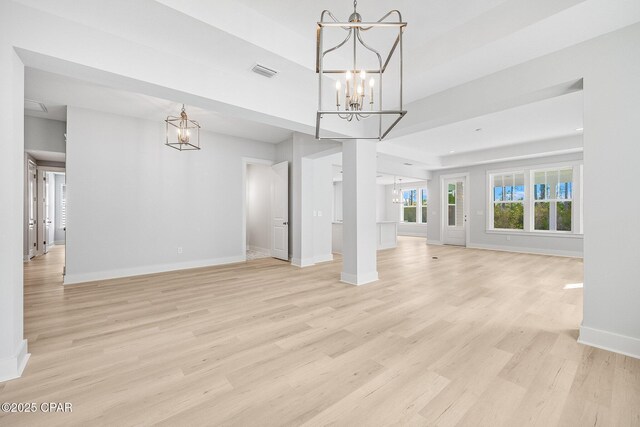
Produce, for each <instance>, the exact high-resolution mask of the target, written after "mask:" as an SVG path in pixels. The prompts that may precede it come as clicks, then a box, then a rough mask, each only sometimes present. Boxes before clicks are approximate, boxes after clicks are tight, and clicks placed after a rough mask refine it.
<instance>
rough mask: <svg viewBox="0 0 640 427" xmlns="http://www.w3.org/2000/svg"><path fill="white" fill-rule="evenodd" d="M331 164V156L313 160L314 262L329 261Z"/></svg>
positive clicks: (331, 204)
mask: <svg viewBox="0 0 640 427" xmlns="http://www.w3.org/2000/svg"><path fill="white" fill-rule="evenodd" d="M333 199H334V194H333V166H332V162H331V158H329V157H322V158H319V159H315V160H313V220H314V221H313V257H314V262H324V261H331V260H332V259H333V255H332V251H331V222H332V219H333V215H332V212H331V211H332V209H331V208H332V206H333Z"/></svg>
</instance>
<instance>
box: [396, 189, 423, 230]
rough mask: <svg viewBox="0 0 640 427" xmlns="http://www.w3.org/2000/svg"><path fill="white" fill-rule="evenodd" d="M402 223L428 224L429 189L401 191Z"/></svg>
mask: <svg viewBox="0 0 640 427" xmlns="http://www.w3.org/2000/svg"><path fill="white" fill-rule="evenodd" d="M400 192H401V194H402V204H401V205H400V221H402V222H408V223H414V224H415V223H418V224H426V223H427V189H426V188H404V189H402V190H400Z"/></svg>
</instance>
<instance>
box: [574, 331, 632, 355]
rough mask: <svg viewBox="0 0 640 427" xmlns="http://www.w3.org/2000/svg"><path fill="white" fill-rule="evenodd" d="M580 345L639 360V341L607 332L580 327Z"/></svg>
mask: <svg viewBox="0 0 640 427" xmlns="http://www.w3.org/2000/svg"><path fill="white" fill-rule="evenodd" d="M578 342H579V343H580V344H585V345H590V346H592V347H597V348H601V349H603V350H608V351H612V352H614V353H620V354H624V355H625V356H629V357H634V358H636V359H640V339H638V338H633V337H629V336H626V335H619V334H616V333H613V332H607V331H603V330H600V329H595V328H589V327H587V326H584V325H582V326H580V337H578Z"/></svg>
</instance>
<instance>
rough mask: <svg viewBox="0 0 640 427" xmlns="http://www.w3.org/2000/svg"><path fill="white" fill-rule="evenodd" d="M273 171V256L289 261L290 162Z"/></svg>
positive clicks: (275, 167) (277, 166) (276, 166)
mask: <svg viewBox="0 0 640 427" xmlns="http://www.w3.org/2000/svg"><path fill="white" fill-rule="evenodd" d="M271 169H272V170H273V186H272V187H271V256H272V257H274V258H278V259H282V260H285V261H289V162H282V163H278V164H277V165H274V166H272V167H271Z"/></svg>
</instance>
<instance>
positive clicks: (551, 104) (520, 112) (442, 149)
mask: <svg viewBox="0 0 640 427" xmlns="http://www.w3.org/2000/svg"><path fill="white" fill-rule="evenodd" d="M582 110H583V94H582V91H578V92H574V93H571V94H567V95H563V96H557V97H555V98H549V99H545V100H543V101H539V102H534V103H531V104H526V105H522V106H519V107H516V108H512V109H509V110H504V111H499V112H497V113H493V114H488V115H485V116H480V117H474V118H472V119H469V120H464V121H460V122H456V123H453V124H450V125H446V126H441V127H437V128H433V129H429V130H426V131H423V132H417V133H414V134H411V135H407V136H402V137H399V138H395V139H391V140H389V141H387V142H386V143H388V144H391V145H399V146H402V147H407V148H411V149H413V150H417V151H421V152H425V153H429V154H433V155H436V156H446V155H449V154H453V153H451V151H454V152H455V153H463V152H468V151H477V150H484V149H489V148H495V147H500V146H506V145H512V144H518V143H522V142H529V141H539V140H545V139H550V138H557V137H562V136H566V135H575V134H576V133H579V131H576V129H580V128H582V124H583V117H582V116H583V112H582ZM476 129H481V130H480V131H476Z"/></svg>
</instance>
